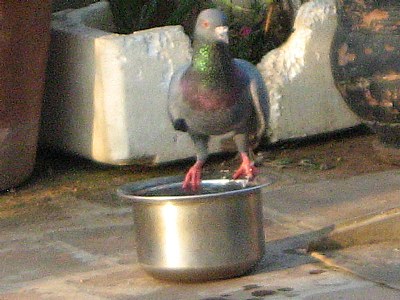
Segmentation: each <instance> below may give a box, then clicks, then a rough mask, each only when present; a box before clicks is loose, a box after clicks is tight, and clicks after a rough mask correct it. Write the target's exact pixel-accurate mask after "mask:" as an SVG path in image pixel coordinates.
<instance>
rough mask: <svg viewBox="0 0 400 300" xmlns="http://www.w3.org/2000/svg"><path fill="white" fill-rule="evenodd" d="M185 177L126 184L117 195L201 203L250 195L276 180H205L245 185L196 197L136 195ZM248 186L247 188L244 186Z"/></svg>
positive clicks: (146, 200) (158, 200)
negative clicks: (202, 201)
mask: <svg viewBox="0 0 400 300" xmlns="http://www.w3.org/2000/svg"><path fill="white" fill-rule="evenodd" d="M183 179H184V177H183V176H168V177H157V178H152V179H147V180H140V181H135V182H130V183H126V184H124V185H122V186H120V187H119V188H117V195H118V196H119V197H122V198H124V199H129V200H131V201H133V202H148V203H154V202H162V201H171V200H172V201H199V200H203V199H208V198H213V197H219V198H220V197H229V196H232V195H237V194H244V193H250V192H254V191H257V190H260V189H261V188H263V187H266V186H268V185H271V184H272V183H273V182H274V181H275V180H274V178H272V176H263V177H262V179H259V178H256V180H254V181H249V180H246V179H228V178H205V179H203V180H202V182H205V183H210V182H214V181H223V182H239V183H240V184H242V185H243V188H241V189H235V190H231V191H224V192H217V193H209V194H195V195H168V196H158V195H157V196H146V195H135V194H134V193H135V191H140V190H144V189H146V188H150V187H155V186H157V185H160V186H162V185H172V184H181V183H182V181H183ZM244 185H246V186H244Z"/></svg>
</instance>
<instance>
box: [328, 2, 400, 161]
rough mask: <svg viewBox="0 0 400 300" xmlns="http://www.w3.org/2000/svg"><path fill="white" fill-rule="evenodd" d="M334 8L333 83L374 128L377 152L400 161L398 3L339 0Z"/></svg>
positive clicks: (399, 16) (399, 11)
mask: <svg viewBox="0 0 400 300" xmlns="http://www.w3.org/2000/svg"><path fill="white" fill-rule="evenodd" d="M337 8H338V28H337V31H336V34H335V38H334V42H333V45H332V51H331V62H332V70H333V76H334V79H335V83H336V86H337V87H338V89H339V91H340V92H341V94H342V96H343V98H344V99H345V101H346V102H347V104H348V105H349V107H350V108H351V109H352V110H353V111H354V112H355V113H356V114H357V115H358V116H359V117H360V118H361V119H362V120H363V121H364V123H366V124H368V125H369V126H370V127H371V128H372V129H373V130H375V131H376V132H377V134H378V136H379V141H380V144H376V145H377V147H376V148H377V149H378V150H379V152H381V151H383V152H384V153H385V155H384V158H385V159H388V156H387V155H386V154H387V153H389V152H390V153H391V155H390V156H391V158H390V160H392V162H394V163H400V22H399V20H400V3H399V2H398V1H397V0H396V1H394V0H386V1H379V4H378V1H374V0H337ZM385 148H388V149H389V150H388V151H386V150H385ZM383 152H382V153H383ZM396 153H398V154H396ZM378 154H379V153H378Z"/></svg>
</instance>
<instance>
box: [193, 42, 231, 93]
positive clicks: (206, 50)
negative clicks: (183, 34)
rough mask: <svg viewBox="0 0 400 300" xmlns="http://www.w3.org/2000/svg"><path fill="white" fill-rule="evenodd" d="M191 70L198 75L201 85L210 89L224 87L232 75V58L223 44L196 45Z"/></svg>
mask: <svg viewBox="0 0 400 300" xmlns="http://www.w3.org/2000/svg"><path fill="white" fill-rule="evenodd" d="M192 69H193V71H194V72H196V73H198V74H199V75H200V78H201V81H202V82H203V84H205V85H207V86H211V87H217V86H226V84H227V83H229V82H230V81H231V77H232V75H233V72H232V71H233V64H232V58H231V55H230V53H229V49H228V45H227V44H224V43H214V44H210V43H196V44H194V54H193V60H192Z"/></svg>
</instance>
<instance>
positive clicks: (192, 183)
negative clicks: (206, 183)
mask: <svg viewBox="0 0 400 300" xmlns="http://www.w3.org/2000/svg"><path fill="white" fill-rule="evenodd" d="M202 167H203V163H202V162H196V163H195V164H194V165H193V166H192V167H191V168H190V169H189V171H188V172H187V173H186V176H185V179H184V181H183V184H182V188H183V189H184V190H191V191H192V192H196V191H198V190H199V188H200V185H201V172H202Z"/></svg>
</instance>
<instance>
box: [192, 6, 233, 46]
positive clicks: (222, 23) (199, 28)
mask: <svg viewBox="0 0 400 300" xmlns="http://www.w3.org/2000/svg"><path fill="white" fill-rule="evenodd" d="M194 36H195V39H198V40H202V41H204V42H208V43H217V42H223V43H226V44H227V43H228V41H229V40H228V26H227V17H226V15H225V14H224V13H223V12H222V11H220V10H219V9H206V10H203V11H202V12H201V13H200V14H199V16H198V17H197V22H196V28H195V32H194Z"/></svg>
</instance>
